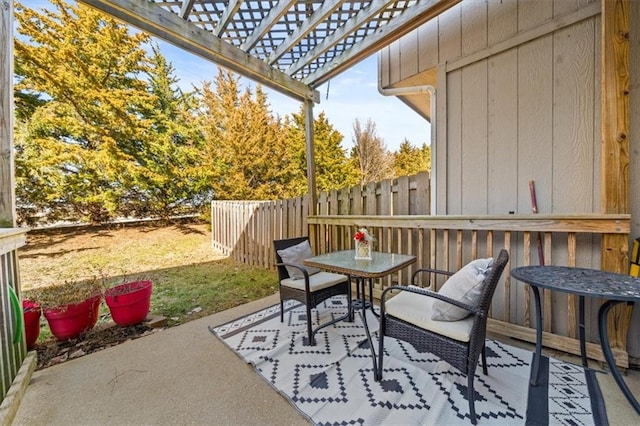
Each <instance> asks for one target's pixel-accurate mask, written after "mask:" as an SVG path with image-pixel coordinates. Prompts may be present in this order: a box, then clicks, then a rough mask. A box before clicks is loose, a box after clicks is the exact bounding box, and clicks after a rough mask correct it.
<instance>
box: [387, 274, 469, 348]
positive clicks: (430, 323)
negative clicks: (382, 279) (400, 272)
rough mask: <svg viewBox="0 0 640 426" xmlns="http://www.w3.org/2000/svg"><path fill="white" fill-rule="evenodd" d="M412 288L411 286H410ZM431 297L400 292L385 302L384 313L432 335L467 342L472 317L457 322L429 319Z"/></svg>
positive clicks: (431, 311) (431, 309)
mask: <svg viewBox="0 0 640 426" xmlns="http://www.w3.org/2000/svg"><path fill="white" fill-rule="evenodd" d="M410 287H413V286H410ZM435 300H437V299H435V298H433V297H428V296H423V295H421V294H416V293H410V292H408V291H401V292H400V293H399V294H397V295H396V296H394V297H392V298H391V299H389V300H387V302H386V304H385V311H386V312H387V313H388V314H389V315H393V316H394V317H396V318H399V319H401V320H403V321H406V322H408V323H410V324H413V325H415V326H418V327H420V328H424V329H427V330H430V331H433V332H434V333H438V334H442V335H444V336H447V337H450V338H452V339H454V340H458V341H461V342H468V341H469V338H470V336H471V327H472V326H473V319H474V317H473V316H468V317H466V318H464V319H462V320H459V321H436V320H432V319H431V315H432V313H433V302H434V301H435Z"/></svg>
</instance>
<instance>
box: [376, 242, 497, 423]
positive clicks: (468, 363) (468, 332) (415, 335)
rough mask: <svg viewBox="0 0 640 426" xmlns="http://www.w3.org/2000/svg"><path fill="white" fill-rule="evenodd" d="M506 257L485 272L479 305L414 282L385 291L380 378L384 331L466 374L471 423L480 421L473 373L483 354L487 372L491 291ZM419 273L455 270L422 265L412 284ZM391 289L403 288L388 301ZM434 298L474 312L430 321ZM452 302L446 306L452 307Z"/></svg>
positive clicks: (380, 362)
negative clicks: (418, 285) (476, 406)
mask: <svg viewBox="0 0 640 426" xmlns="http://www.w3.org/2000/svg"><path fill="white" fill-rule="evenodd" d="M508 261H509V254H508V252H507V251H506V250H501V251H500V254H499V255H498V258H497V259H496V260H495V261H494V262H493V265H492V266H491V267H490V269H489V270H488V271H487V272H486V275H484V276H485V278H484V280H483V281H481V282H482V283H483V284H482V286H481V289H482V290H481V291H480V298H479V302H478V303H477V304H476V305H475V306H471V305H469V304H465V303H462V302H460V301H458V300H453V299H451V298H449V297H446V296H443V295H442V294H439V293H436V292H433V291H430V290H427V289H422V288H419V287H415V286H393V287H390V288H388V289H386V290H385V291H383V292H382V296H381V303H380V334H379V336H380V347H379V351H378V357H379V362H378V374H377V379H378V380H381V379H382V373H383V358H384V340H385V336H386V337H393V338H396V339H400V340H404V341H406V342H408V343H410V344H412V345H413V346H414V347H415V348H416V350H418V351H421V352H430V353H433V354H434V355H436V356H438V357H440V358H441V359H443V360H444V361H446V362H448V363H449V364H451V365H452V366H453V367H455V368H457V369H458V370H460V371H461V372H462V373H463V374H465V375H466V376H467V399H468V401H469V414H470V417H471V423H472V424H474V425H475V424H476V422H477V420H476V412H475V404H474V397H473V395H474V390H473V378H474V375H475V370H476V366H477V365H478V357H479V356H480V355H482V372H483V373H484V374H485V375H486V374H487V360H486V354H485V335H486V329H487V317H488V311H489V306H491V299H492V298H493V293H494V291H495V289H496V286H497V284H498V281H499V280H500V276H501V275H502V272H503V271H504V268H505V266H506V265H507V262H508ZM421 272H426V273H436V274H444V275H447V276H452V275H454V274H453V273H452V272H447V271H441V270H437V269H430V268H426V269H419V270H417V271H416V272H415V273H414V274H413V277H412V283H415V280H416V276H417V275H418V273H421ZM392 291H400V293H398V294H397V295H396V296H394V297H392V298H390V299H388V300H387V297H388V296H390V295H391V292H392ZM424 296H427V297H424ZM436 299H439V300H443V301H445V302H446V303H448V304H451V305H455V306H456V307H459V308H463V309H464V310H466V311H469V312H470V313H471V314H470V315H469V316H467V317H466V318H463V319H461V320H458V321H436V320H432V319H431V312H432V311H433V304H434V303H435V301H436ZM448 304H447V305H445V306H449V305H448ZM465 314H466V313H465ZM399 317H401V318H402V319H401V318H399ZM417 324H419V325H417Z"/></svg>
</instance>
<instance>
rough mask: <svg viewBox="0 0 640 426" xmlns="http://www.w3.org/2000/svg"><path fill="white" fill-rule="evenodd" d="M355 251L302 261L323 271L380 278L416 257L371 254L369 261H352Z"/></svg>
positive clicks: (414, 259)
mask: <svg viewBox="0 0 640 426" xmlns="http://www.w3.org/2000/svg"><path fill="white" fill-rule="evenodd" d="M354 257H355V250H341V251H334V252H331V253H327V254H321V255H319V256H314V257H310V258H308V259H305V260H304V262H303V263H304V264H305V265H306V266H314V267H316V268H320V269H325V270H328V271H331V272H337V273H340V274H346V275H355V276H358V277H362V278H380V277H384V276H385V275H388V274H391V273H393V272H396V271H399V270H400V269H403V268H405V267H407V266H409V265H411V264H412V263H415V261H416V257H415V256H413V255H407V254H397V253H382V252H377V251H374V252H371V259H370V260H369V259H354Z"/></svg>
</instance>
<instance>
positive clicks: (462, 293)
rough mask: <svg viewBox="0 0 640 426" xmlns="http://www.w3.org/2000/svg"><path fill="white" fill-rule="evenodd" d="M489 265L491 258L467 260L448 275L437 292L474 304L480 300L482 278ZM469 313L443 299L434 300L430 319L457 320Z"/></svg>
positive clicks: (484, 276)
mask: <svg viewBox="0 0 640 426" xmlns="http://www.w3.org/2000/svg"><path fill="white" fill-rule="evenodd" d="M491 266H493V258H488V259H476V260H474V261H472V262H469V263H468V264H467V265H465V267H464V268H462V269H460V270H459V271H458V272H456V273H455V274H453V275H452V276H451V277H449V279H448V280H447V281H446V282H445V283H444V285H443V286H442V288H441V289H440V291H438V293H439V294H441V295H443V296H447V297H449V298H450V299H453V300H458V301H460V302H462V303H465V304H467V305H470V306H476V305H477V304H478V302H479V301H480V295H481V294H482V288H483V286H484V279H485V278H486V277H487V273H488V272H489V270H490V269H491ZM470 314H471V312H469V311H467V310H466V309H462V308H459V307H457V306H455V305H452V304H450V303H447V302H445V301H444V300H436V301H435V302H434V303H433V314H432V315H431V319H432V320H435V321H458V320H461V319H463V318H465V317H467V316H469V315H470Z"/></svg>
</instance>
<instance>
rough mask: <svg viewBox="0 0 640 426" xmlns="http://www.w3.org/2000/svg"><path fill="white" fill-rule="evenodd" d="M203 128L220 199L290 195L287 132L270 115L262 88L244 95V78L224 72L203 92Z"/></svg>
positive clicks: (289, 159)
mask: <svg viewBox="0 0 640 426" xmlns="http://www.w3.org/2000/svg"><path fill="white" fill-rule="evenodd" d="M201 114H202V115H201V125H202V129H203V132H204V135H205V151H206V153H207V157H208V158H209V162H208V164H207V167H208V168H209V170H211V171H212V172H211V187H212V189H213V196H214V198H216V199H220V200H255V199H277V198H284V197H288V196H290V195H291V191H290V190H289V189H288V183H289V182H288V179H287V176H288V174H289V172H290V163H291V158H290V151H289V150H288V148H287V144H286V136H287V132H286V128H285V126H284V124H283V123H282V122H281V121H280V120H279V119H277V118H274V117H273V116H272V114H271V112H270V111H269V104H268V102H267V98H266V95H265V93H264V92H263V90H262V89H261V87H260V86H258V87H257V89H256V92H255V98H254V96H253V95H252V93H251V90H249V89H248V88H247V89H246V90H245V91H244V92H243V93H242V94H241V92H240V87H239V78H238V77H236V76H234V75H233V73H231V72H229V71H224V70H220V71H219V73H218V76H217V78H216V82H215V91H214V90H213V89H212V87H211V83H209V82H205V83H204V85H203V88H202V111H201Z"/></svg>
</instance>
